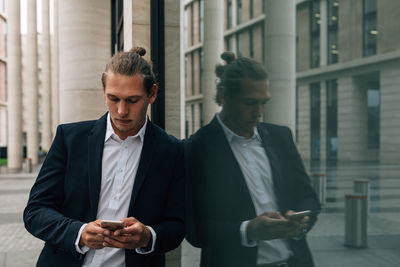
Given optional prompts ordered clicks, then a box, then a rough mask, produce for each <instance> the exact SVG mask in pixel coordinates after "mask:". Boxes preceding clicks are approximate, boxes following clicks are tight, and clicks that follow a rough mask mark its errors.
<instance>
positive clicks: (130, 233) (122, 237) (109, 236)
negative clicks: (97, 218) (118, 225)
mask: <svg viewBox="0 0 400 267" xmlns="http://www.w3.org/2000/svg"><path fill="white" fill-rule="evenodd" d="M121 221H123V222H124V226H125V227H124V228H123V229H120V230H116V231H114V232H112V231H105V232H104V236H105V237H104V244H103V245H104V246H105V247H113V248H125V249H136V248H138V247H147V246H148V245H149V242H150V241H151V237H152V235H151V231H150V229H149V228H147V226H145V225H144V224H142V223H141V222H140V221H138V220H137V219H135V218H134V217H129V218H125V219H122V220H121Z"/></svg>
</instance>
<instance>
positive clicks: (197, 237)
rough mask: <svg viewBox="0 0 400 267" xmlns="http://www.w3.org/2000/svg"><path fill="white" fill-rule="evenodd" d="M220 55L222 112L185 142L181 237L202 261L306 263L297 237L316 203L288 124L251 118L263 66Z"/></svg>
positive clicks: (260, 108) (262, 87) (257, 107)
mask: <svg viewBox="0 0 400 267" xmlns="http://www.w3.org/2000/svg"><path fill="white" fill-rule="evenodd" d="M222 58H223V59H224V60H225V61H226V62H227V64H226V65H218V66H217V68H216V74H217V76H218V78H219V83H218V85H217V96H216V101H217V103H218V104H220V105H222V111H221V112H220V113H217V114H216V116H215V118H214V119H213V120H212V121H211V122H210V123H209V124H208V125H206V126H204V127H203V128H201V129H200V130H199V131H198V132H196V133H195V134H194V135H192V136H191V137H190V138H189V140H188V141H187V142H186V143H185V164H186V173H187V185H188V193H189V194H188V196H189V197H188V215H190V216H188V223H187V228H188V233H187V239H188V240H189V242H191V243H192V244H193V245H195V246H198V247H201V248H202V254H201V266H202V267H210V266H215V267H216V266H218V267H225V266H226V267H228V266H229V267H235V266H237V267H239V266H246V267H256V266H260V267H267V266H268V267H270V266H291V267H293V266H295V267H311V266H313V261H312V257H311V253H310V251H309V249H308V246H307V243H306V240H305V238H304V236H305V233H306V232H307V231H309V230H310V228H311V227H312V225H313V224H314V222H315V220H316V215H317V213H318V212H319V210H320V205H319V202H318V199H317V197H316V195H315V193H314V191H313V189H312V188H311V186H310V183H309V178H308V176H307V174H306V172H305V170H304V167H303V164H302V162H301V159H300V156H299V154H298V152H297V150H296V147H295V145H294V143H293V138H292V135H291V132H290V130H289V129H288V128H286V127H282V126H278V125H273V124H269V123H259V122H258V121H259V119H260V118H261V117H262V114H263V112H264V106H265V104H266V103H267V101H269V100H270V98H271V95H270V91H269V84H268V80H267V72H266V70H265V68H264V67H263V66H262V65H261V64H260V63H258V62H256V61H254V60H252V59H249V58H239V59H235V56H234V54H232V53H230V52H225V53H223V54H222ZM305 210H310V211H311V212H312V213H311V214H310V215H309V216H304V217H302V216H300V217H296V218H294V217H290V215H291V214H292V213H293V212H294V211H305Z"/></svg>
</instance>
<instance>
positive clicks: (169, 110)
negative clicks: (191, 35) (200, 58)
mask: <svg viewBox="0 0 400 267" xmlns="http://www.w3.org/2000/svg"><path fill="white" fill-rule="evenodd" d="M164 6H165V15H164V16H165V29H164V34H165V62H168V64H167V66H166V67H165V130H166V131H167V132H168V133H170V134H172V135H174V136H176V137H177V138H184V117H183V114H184V112H183V111H184V109H183V107H184V102H183V100H184V99H183V96H184V94H182V93H181V86H180V81H181V77H180V73H181V71H180V67H181V66H183V65H181V64H180V62H181V60H180V57H181V53H180V51H181V47H180V44H181V41H180V39H181V38H180V36H181V35H180V17H181V16H180V1H175V0H165V3H164ZM168 66H173V67H168Z"/></svg>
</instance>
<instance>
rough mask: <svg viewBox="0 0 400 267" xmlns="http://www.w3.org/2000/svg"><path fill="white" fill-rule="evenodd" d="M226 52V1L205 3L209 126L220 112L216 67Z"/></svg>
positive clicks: (204, 81)
mask: <svg viewBox="0 0 400 267" xmlns="http://www.w3.org/2000/svg"><path fill="white" fill-rule="evenodd" d="M223 50H224V1H223V0H214V1H204V41H203V55H204V66H203V77H202V84H203V123H204V124H207V123H209V121H210V120H211V119H212V118H213V116H214V114H215V112H216V111H218V110H219V108H218V105H217V104H216V103H215V101H214V98H215V95H216V92H217V91H216V85H215V79H216V76H215V73H214V70H215V65H216V64H217V63H219V62H221V63H222V59H221V58H220V55H221V53H222V52H223Z"/></svg>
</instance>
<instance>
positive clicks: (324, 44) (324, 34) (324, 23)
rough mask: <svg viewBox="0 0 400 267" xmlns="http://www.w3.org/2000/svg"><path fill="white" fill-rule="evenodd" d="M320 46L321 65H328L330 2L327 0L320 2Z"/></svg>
mask: <svg viewBox="0 0 400 267" xmlns="http://www.w3.org/2000/svg"><path fill="white" fill-rule="evenodd" d="M320 12H321V17H320V24H319V29H320V35H319V40H320V46H319V58H320V62H319V64H320V66H326V65H327V63H328V51H327V50H328V4H327V0H321V2H320Z"/></svg>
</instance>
